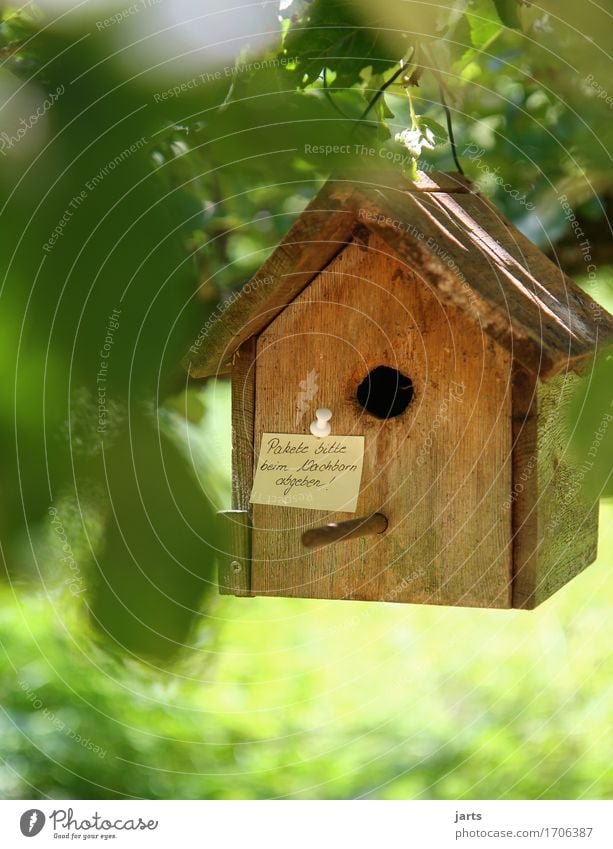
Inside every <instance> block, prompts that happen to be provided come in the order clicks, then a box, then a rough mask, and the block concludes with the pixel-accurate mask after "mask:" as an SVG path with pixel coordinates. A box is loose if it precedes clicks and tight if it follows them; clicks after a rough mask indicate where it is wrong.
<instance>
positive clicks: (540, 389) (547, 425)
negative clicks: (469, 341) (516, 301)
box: [511, 372, 598, 608]
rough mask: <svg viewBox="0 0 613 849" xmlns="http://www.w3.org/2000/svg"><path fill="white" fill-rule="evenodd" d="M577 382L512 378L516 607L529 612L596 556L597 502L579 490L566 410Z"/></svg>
mask: <svg viewBox="0 0 613 849" xmlns="http://www.w3.org/2000/svg"><path fill="white" fill-rule="evenodd" d="M580 380H582V378H581V377H580V376H578V375H576V374H571V373H570V372H568V373H566V374H560V375H558V376H556V377H555V378H554V379H553V380H551V381H549V382H548V383H543V382H542V381H538V380H535V379H534V378H533V377H532V376H530V375H528V374H526V373H525V372H523V373H522V372H518V373H517V374H516V375H515V376H514V393H513V399H514V401H513V405H514V450H513V489H512V495H511V498H512V501H513V514H514V515H513V550H514V555H513V559H514V577H513V606H514V607H523V608H533V607H536V606H537V605H538V604H541V603H542V602H543V601H545V599H547V598H549V596H551V595H552V594H553V593H554V592H556V591H557V590H559V589H560V588H561V587H562V586H564V584H566V583H567V582H568V581H570V580H571V579H572V578H574V577H575V576H576V575H578V574H579V573H580V572H581V571H583V569H585V568H586V566H588V565H589V564H590V563H592V562H593V561H594V560H595V558H596V548H597V542H598V504H597V503H596V504H589V503H588V502H587V501H586V500H585V498H584V496H583V494H582V491H581V477H582V469H581V467H578V466H577V464H576V462H574V461H573V458H572V457H570V456H569V437H568V432H567V428H566V426H565V413H566V409H567V407H568V404H569V402H570V399H571V398H572V395H573V393H574V392H575V391H576V388H577V384H578V383H579V381H580Z"/></svg>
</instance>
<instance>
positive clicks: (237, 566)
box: [230, 560, 243, 572]
mask: <svg viewBox="0 0 613 849" xmlns="http://www.w3.org/2000/svg"><path fill="white" fill-rule="evenodd" d="M230 566H231V567H232V571H233V572H240V571H241V569H242V568H243V567H242V566H241V564H240V563H239V562H238V560H233V561H232V563H230Z"/></svg>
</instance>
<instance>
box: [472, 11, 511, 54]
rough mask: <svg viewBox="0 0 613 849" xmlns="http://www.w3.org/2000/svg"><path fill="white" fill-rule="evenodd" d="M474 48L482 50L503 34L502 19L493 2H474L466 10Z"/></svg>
mask: <svg viewBox="0 0 613 849" xmlns="http://www.w3.org/2000/svg"><path fill="white" fill-rule="evenodd" d="M466 18H467V20H468V24H469V26H470V40H471V42H472V44H473V47H476V48H477V49H478V50H482V49H484V48H485V47H487V46H488V45H490V44H491V43H492V41H494V40H495V39H496V38H497V37H498V35H499V34H500V33H501V32H502V24H501V22H500V17H499V16H498V12H497V11H496V7H495V6H494V4H493V2H492V0H472V3H471V4H470V8H468V9H467V10H466Z"/></svg>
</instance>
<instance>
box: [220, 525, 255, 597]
mask: <svg viewBox="0 0 613 849" xmlns="http://www.w3.org/2000/svg"><path fill="white" fill-rule="evenodd" d="M217 515H218V517H219V520H220V521H221V522H222V523H223V525H224V538H225V540H226V541H227V549H228V550H227V551H224V552H223V553H222V555H221V557H220V561H219V577H218V580H219V592H220V594H221V595H236V596H250V595H251V590H250V588H251V519H250V517H249V512H248V511H247V510H221V511H220V512H219V513H218V514H217Z"/></svg>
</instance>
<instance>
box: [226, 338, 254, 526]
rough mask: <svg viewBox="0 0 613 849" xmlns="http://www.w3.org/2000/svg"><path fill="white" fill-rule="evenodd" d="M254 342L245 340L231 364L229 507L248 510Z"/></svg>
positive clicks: (251, 474)
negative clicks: (230, 497)
mask: <svg viewBox="0 0 613 849" xmlns="http://www.w3.org/2000/svg"><path fill="white" fill-rule="evenodd" d="M255 355H256V340H255V338H253V337H252V338H251V339H248V340H247V341H246V342H244V343H243V344H242V345H241V347H240V348H239V349H238V351H236V353H235V354H234V357H233V361H232V507H233V508H234V509H235V510H249V509H250V507H249V496H250V494H251V487H252V486H253V463H254V457H253V423H254V418H255Z"/></svg>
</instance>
